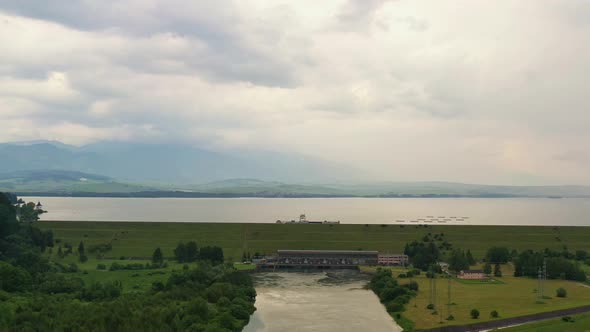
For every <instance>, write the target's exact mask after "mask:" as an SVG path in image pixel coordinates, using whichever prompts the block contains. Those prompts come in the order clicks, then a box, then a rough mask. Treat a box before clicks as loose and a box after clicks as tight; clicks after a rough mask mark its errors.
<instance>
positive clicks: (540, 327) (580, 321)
mask: <svg viewBox="0 0 590 332" xmlns="http://www.w3.org/2000/svg"><path fill="white" fill-rule="evenodd" d="M572 318H573V321H571V322H565V321H563V320H562V319H561V318H558V319H550V320H546V321H542V322H538V323H532V324H525V325H520V326H515V327H510V328H507V329H501V330H497V331H498V332H500V331H501V332H556V331H559V332H583V331H590V314H582V315H575V316H572Z"/></svg>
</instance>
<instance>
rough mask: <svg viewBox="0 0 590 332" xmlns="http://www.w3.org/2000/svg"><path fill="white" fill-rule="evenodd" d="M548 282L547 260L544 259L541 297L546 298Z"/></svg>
mask: <svg viewBox="0 0 590 332" xmlns="http://www.w3.org/2000/svg"><path fill="white" fill-rule="evenodd" d="M546 280H547V258H543V280H542V285H541V297H545V294H544V293H545V281H546Z"/></svg>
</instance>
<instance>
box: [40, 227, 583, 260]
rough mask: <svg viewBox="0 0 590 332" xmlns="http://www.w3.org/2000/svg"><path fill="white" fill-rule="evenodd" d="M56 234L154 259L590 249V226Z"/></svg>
mask: <svg viewBox="0 0 590 332" xmlns="http://www.w3.org/2000/svg"><path fill="white" fill-rule="evenodd" d="M38 226H39V227H40V228H42V229H51V230H53V232H54V234H55V238H56V239H59V240H61V241H63V242H70V243H72V244H73V245H77V244H78V243H79V242H80V241H84V243H85V245H86V246H89V245H93V244H101V243H111V244H112V246H113V249H112V251H111V252H109V253H108V254H107V257H109V258H119V257H120V256H125V257H133V258H151V255H152V253H153V250H154V249H155V248H156V247H160V248H162V250H163V254H164V256H165V257H172V256H173V253H172V250H173V249H174V248H175V247H176V245H177V244H178V242H181V241H190V240H195V241H197V243H198V245H199V246H205V245H217V246H220V247H222V248H223V250H224V253H225V257H226V259H227V260H228V261H239V260H241V257H242V253H245V252H249V253H250V254H254V253H256V252H258V253H261V254H262V253H265V254H272V253H274V252H275V251H276V250H278V249H342V250H378V251H382V252H390V253H401V252H402V251H403V249H404V246H405V244H406V243H408V242H411V241H414V240H421V239H422V238H423V237H424V236H425V235H427V234H428V233H432V234H440V233H442V234H444V239H445V240H446V241H448V242H450V243H451V244H452V245H453V247H454V248H461V249H470V250H471V252H472V253H473V255H474V256H475V258H476V259H481V258H483V256H484V255H485V253H486V251H487V249H488V248H490V247H492V246H505V247H508V248H510V249H516V250H519V251H520V250H526V249H533V250H542V249H545V248H549V249H552V250H558V251H561V250H563V248H564V246H565V247H567V248H568V250H570V251H575V250H586V251H590V241H588V239H589V238H590V227H542V226H464V225H424V226H419V225H358V224H357V225H352V224H340V225H309V224H299V225H297V224H296V225H282V224H250V223H249V224H246V223H241V224H237V223H168V222H166V223H163V222H148V223H141V222H87V221H41V222H38Z"/></svg>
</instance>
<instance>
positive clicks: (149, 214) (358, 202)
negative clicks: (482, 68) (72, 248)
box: [24, 197, 590, 226]
mask: <svg viewBox="0 0 590 332" xmlns="http://www.w3.org/2000/svg"><path fill="white" fill-rule="evenodd" d="M24 199H25V200H27V201H35V202H37V201H41V202H42V203H43V205H44V209H46V210H48V211H49V213H47V214H44V215H43V216H42V219H43V220H89V221H179V222H259V223H274V222H275V221H276V220H277V219H281V220H291V219H297V218H299V214H301V213H305V214H307V217H308V219H310V220H340V221H341V222H342V223H356V224H386V223H389V224H391V223H396V220H405V221H406V222H409V221H410V220H417V219H425V218H427V217H428V216H434V217H435V218H437V217H445V218H448V219H451V217H469V218H468V219H464V220H463V221H457V220H458V219H457V218H453V219H451V221H448V222H447V224H474V225H572V226H588V225H590V198H567V199H566V198H564V199H548V198H94V197H93V198H72V197H24ZM433 224H437V223H436V222H434V223H433Z"/></svg>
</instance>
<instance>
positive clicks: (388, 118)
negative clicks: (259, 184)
mask: <svg viewBox="0 0 590 332" xmlns="http://www.w3.org/2000/svg"><path fill="white" fill-rule="evenodd" d="M0 45H1V46H0V129H1V130H0V142H9V141H23V140H37V139H50V140H59V141H61V142H64V143H68V144H74V145H82V144H87V143H93V142H97V141H104V140H108V141H131V142H158V143H163V142H164V143H176V142H182V143H188V144H194V145H198V146H200V147H203V148H208V149H212V150H223V149H232V148H250V149H264V150H274V151H282V152H286V153H293V154H296V153H297V154H304V155H309V156H313V157H316V158H321V159H325V160H328V161H332V162H337V163H340V164H345V165H351V166H353V167H355V168H357V169H359V170H362V172H364V173H365V174H370V175H371V176H372V177H373V178H375V179H381V180H395V181H417V180H419V181H430V180H441V181H459V182H471V183H488V184H516V185H521V184H566V183H567V184H586V185H588V184H590V171H589V170H590V130H589V128H590V114H589V113H588V112H589V111H590V108H589V105H590V102H589V100H588V99H589V97H590V75H589V73H590V1H587V0H559V1H558V0H520V1H509V0H499V1H488V0H460V1H459V0H458V1H446V0H445V1H426V0H411V1H406V0H397V1H395V0H394V1H388V0H323V1H317V0H314V1H308V0H298V1H283V0H272V1H261V0H240V1H178V0H168V1H159V0H119V1H116V2H110V1H102V0H81V1H75V2H69V1H63V0H47V1H42V2H39V1H36V0H19V1H14V0H0Z"/></svg>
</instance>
